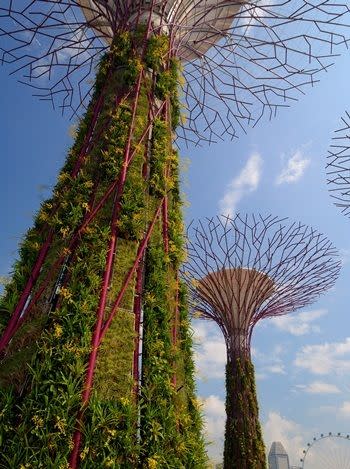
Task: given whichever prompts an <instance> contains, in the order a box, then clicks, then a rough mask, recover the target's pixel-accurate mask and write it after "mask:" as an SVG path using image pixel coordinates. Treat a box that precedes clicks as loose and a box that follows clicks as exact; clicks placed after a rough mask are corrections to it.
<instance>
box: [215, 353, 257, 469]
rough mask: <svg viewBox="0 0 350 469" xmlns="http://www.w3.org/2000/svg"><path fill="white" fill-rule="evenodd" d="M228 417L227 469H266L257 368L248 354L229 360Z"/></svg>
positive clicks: (225, 450)
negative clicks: (255, 371) (258, 397)
mask: <svg viewBox="0 0 350 469" xmlns="http://www.w3.org/2000/svg"><path fill="white" fill-rule="evenodd" d="M226 415H227V420H226V428H225V447H224V468H225V469H266V455H265V446H264V442H263V438H262V432H261V427H260V422H259V409H258V402H257V396H256V388H255V376H254V366H253V364H252V362H251V360H250V358H249V357H246V356H244V354H242V356H238V357H237V356H236V357H234V358H232V359H230V358H228V362H227V365H226Z"/></svg>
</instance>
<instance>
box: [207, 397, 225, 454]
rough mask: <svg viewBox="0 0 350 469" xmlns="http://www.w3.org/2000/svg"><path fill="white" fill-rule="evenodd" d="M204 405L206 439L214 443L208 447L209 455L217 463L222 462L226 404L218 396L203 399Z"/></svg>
mask: <svg viewBox="0 0 350 469" xmlns="http://www.w3.org/2000/svg"><path fill="white" fill-rule="evenodd" d="M202 404H203V412H204V430H205V434H206V439H207V441H208V442H211V443H212V444H211V445H209V446H208V453H209V456H210V457H211V458H212V459H214V460H215V461H221V460H222V452H223V442H224V432H225V421H226V411H225V402H224V401H223V400H222V399H220V398H219V397H218V396H215V395H210V396H209V397H207V398H204V399H202Z"/></svg>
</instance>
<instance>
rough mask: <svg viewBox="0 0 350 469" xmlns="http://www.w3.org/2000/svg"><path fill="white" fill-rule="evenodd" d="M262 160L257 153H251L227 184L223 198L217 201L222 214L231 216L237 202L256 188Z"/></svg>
mask: <svg viewBox="0 0 350 469" xmlns="http://www.w3.org/2000/svg"><path fill="white" fill-rule="evenodd" d="M262 161H263V160H262V158H261V156H260V155H259V153H253V154H252V155H251V156H250V157H249V159H248V161H247V163H246V165H245V166H244V168H243V169H242V171H241V172H240V173H239V175H238V176H236V177H235V178H233V179H232V181H231V182H230V183H229V184H228V186H227V189H226V192H225V194H224V196H223V198H222V199H221V200H220V201H219V210H220V213H221V214H222V215H229V216H232V215H233V214H234V213H235V211H236V207H237V204H238V202H239V201H240V200H241V199H242V198H243V197H244V196H245V195H247V194H249V193H251V192H254V191H255V190H256V189H257V188H258V185H259V182H260V178H261V167H262Z"/></svg>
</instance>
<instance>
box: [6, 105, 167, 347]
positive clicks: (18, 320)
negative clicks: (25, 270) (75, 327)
mask: <svg viewBox="0 0 350 469" xmlns="http://www.w3.org/2000/svg"><path fill="white" fill-rule="evenodd" d="M164 104H165V101H163V103H162V104H161V105H160V107H159V109H158V110H157V112H156V113H155V117H157V116H158V115H159V113H160V112H161V111H162V109H163V106H164ZM151 126H152V121H150V122H148V124H147V127H146V129H145V130H144V132H143V133H142V135H141V137H140V138H139V141H138V142H137V144H136V145H135V146H134V149H133V150H132V151H131V152H130V155H129V159H128V164H127V168H126V169H128V168H129V166H130V164H131V162H132V160H133V158H134V156H135V154H136V151H137V150H136V149H137V147H138V146H139V145H140V144H141V143H142V142H143V141H144V139H145V137H146V136H147V135H148V133H149V131H150V128H151ZM119 185H120V176H118V177H117V178H116V179H115V180H114V181H113V182H112V183H111V184H110V186H109V187H108V189H107V190H106V192H105V193H104V195H103V196H102V197H101V199H100V200H99V202H98V203H97V204H96V205H95V207H94V208H93V209H92V210H91V211H90V212H89V213H88V214H87V216H86V218H85V219H84V221H83V223H82V224H81V226H80V227H79V228H78V229H77V230H76V232H75V233H74V234H73V236H72V238H71V240H70V242H69V244H68V246H67V249H68V250H72V249H73V248H74V246H75V244H76V243H77V242H78V240H79V239H80V237H81V236H82V234H83V232H84V230H85V229H86V227H87V226H88V225H89V224H90V223H91V222H92V221H93V220H94V219H95V217H96V216H97V214H98V213H99V211H100V210H101V208H102V207H103V206H104V205H105V203H106V202H107V200H108V199H109V197H110V196H111V195H112V193H113V191H114V190H115V189H116V187H118V186H119ZM48 239H49V238H48ZM47 241H48V240H47ZM47 241H46V242H45V244H44V245H43V247H42V249H43V248H44V247H47V244H46V243H47ZM48 248H49V246H48V247H47V249H48ZM40 253H41V251H40ZM40 253H39V256H38V261H40V262H39V264H38V266H39V267H40V268H39V270H38V272H40V269H41V267H42V265H43V263H44V262H45V258H46V254H47V251H45V256H44V257H42V256H40ZM39 257H40V259H39ZM65 257H66V256H65V255H63V256H61V257H59V258H58V259H57V260H56V262H55V263H54V265H53V266H52V269H51V271H50V273H49V274H48V278H47V279H46V280H44V282H43V284H42V286H41V287H39V290H38V292H37V293H36V295H35V296H34V298H33V299H32V300H31V302H30V304H29V305H28V308H26V310H25V312H24V314H23V315H22V316H21V313H22V309H23V306H24V305H25V304H26V302H27V300H28V298H29V295H30V292H31V290H32V288H33V286H34V284H35V282H36V280H37V277H38V275H37V276H36V278H34V276H33V274H34V269H33V272H32V275H31V278H30V279H29V280H28V283H29V284H30V285H28V287H27V286H26V288H29V293H28V291H27V290H26V295H25V300H24V303H23V300H22V301H21V302H22V304H23V306H22V309H19V310H17V307H16V310H15V311H14V313H13V314H12V316H11V319H10V321H11V332H9V331H8V328H6V329H5V331H4V333H3V335H2V337H1V339H0V344H1V346H0V353H1V352H2V351H3V350H4V349H5V348H6V347H7V345H8V343H9V341H10V340H11V338H12V337H13V335H14V334H15V333H16V332H17V330H18V329H19V327H20V326H21V325H22V324H23V322H24V320H25V319H26V317H27V315H28V313H29V311H30V310H31V309H32V307H33V306H34V304H35V303H36V302H37V301H38V300H39V298H40V297H41V295H42V293H43V292H44V290H45V288H46V286H47V284H48V282H49V280H50V279H51V278H52V275H53V270H54V269H55V268H57V267H59V266H60V265H61V264H62V262H63V261H64V259H65ZM36 265H37V264H36ZM36 271H37V269H36ZM36 271H35V272H36ZM31 279H32V280H31ZM22 295H24V292H23V294H22ZM21 298H22V297H21ZM18 311H19V312H18ZM15 312H16V317H14V314H15ZM12 318H13V319H12ZM7 327H9V325H8V326H7ZM6 331H8V333H7V334H6V338H4V337H3V336H4V334H5V333H6Z"/></svg>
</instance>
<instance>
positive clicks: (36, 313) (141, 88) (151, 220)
mask: <svg viewBox="0 0 350 469" xmlns="http://www.w3.org/2000/svg"><path fill="white" fill-rule="evenodd" d="M347 15H348V7H347V5H346V4H345V5H343V4H342V3H334V2H331V1H330V0H326V1H318V0H317V1H316V2H314V3H313V4H310V3H309V2H306V1H304V0H299V1H294V0H293V1H292V0H291V1H286V2H282V3H279V2H271V0H263V1H257V2H255V3H254V2H249V3H244V2H215V1H213V2H212V1H200V2H187V1H181V2H175V1H173V0H171V1H165V0H164V1H159V0H151V1H147V2H146V1H145V2H135V1H133V2H121V1H115V0H110V1H102V0H99V1H98V0H96V1H92V0H91V1H90V0H89V1H88V0H84V1H83V0H80V1H74V0H64V1H63V0H59V1H57V0H24V1H23V0H11V1H7V2H3V3H2V6H1V7H0V41H1V45H0V47H1V50H2V55H1V60H2V62H3V63H5V64H7V65H9V66H10V67H11V66H12V73H14V74H17V75H19V76H20V77H21V78H20V81H22V82H24V83H27V84H28V85H29V86H31V87H32V88H33V89H34V90H35V94H37V95H39V96H40V98H41V99H44V100H49V101H51V102H52V103H53V104H54V105H56V106H59V107H61V108H62V110H63V111H64V110H66V109H67V108H69V109H71V110H72V115H73V116H78V115H80V114H81V113H80V111H82V110H83V109H84V108H86V113H85V115H84V117H83V118H81V119H80V122H79V126H78V129H77V135H76V139H75V143H74V146H73V148H72V149H71V151H70V152H69V155H68V159H67V161H66V164H65V165H64V168H63V169H62V171H61V173H60V175H59V178H58V183H57V185H56V187H55V189H54V191H53V196H52V197H51V199H49V200H47V201H46V202H45V203H44V204H43V205H42V207H41V208H40V211H39V213H38V215H37V217H36V219H35V223H34V227H33V228H32V229H30V230H29V232H28V233H27V235H26V237H25V238H24V240H23V242H22V244H21V248H20V256H19V260H18V261H17V262H16V264H15V266H14V273H13V278H12V282H11V283H10V284H9V285H8V286H7V288H6V292H5V295H4V297H3V298H2V300H1V305H0V311H1V315H2V322H3V323H4V325H5V328H4V331H3V335H2V337H1V339H0V352H1V354H2V363H1V365H2V366H1V372H0V386H1V395H2V403H3V409H4V410H3V411H2V413H1V431H2V435H1V438H0V442H1V445H2V446H1V456H0V458H2V460H3V461H4V462H3V464H4V465H5V466H6V467H18V466H19V465H20V464H29V465H32V466H34V467H55V468H57V467H65V464H67V460H69V465H70V467H72V468H74V467H77V465H78V464H79V463H80V465H81V466H83V467H88V468H90V467H104V466H107V467H108V466H110V467H118V465H122V466H123V465H124V466H125V465H126V466H128V465H129V466H130V467H135V465H137V464H141V465H143V466H147V465H148V466H149V467H152V465H153V466H155V465H157V464H158V465H159V466H162V465H165V464H167V465H168V466H170V467H183V466H184V467H201V466H202V465H203V464H204V462H203V461H204V458H205V456H204V452H203V442H202V440H201V438H200V435H199V434H200V417H199V413H198V409H197V407H196V400H195V394H194V383H193V363H192V358H191V353H190V350H191V338H190V332H189V326H188V321H187V312H186V307H185V292H184V286H183V285H182V284H181V282H180V281H179V279H178V267H179V264H180V262H181V260H182V240H183V234H182V215H181V200H180V196H179V178H178V155H177V152H176V151H175V150H174V149H173V147H172V140H173V137H174V132H175V129H176V128H179V129H180V130H179V132H178V133H179V135H180V136H183V137H184V138H185V139H187V140H188V141H190V140H193V141H194V142H195V143H197V142H198V141H200V140H207V141H213V140H215V139H216V138H220V137H221V136H222V135H223V134H225V133H226V134H228V135H230V136H231V137H232V138H233V137H235V136H236V135H237V132H238V129H239V128H244V127H245V126H246V124H249V123H256V122H257V121H258V120H259V119H260V117H261V116H262V115H263V114H265V113H267V114H268V115H273V114H274V113H275V111H276V110H277V109H278V107H283V106H286V105H288V103H289V102H291V101H293V100H295V99H297V97H298V95H299V94H301V93H302V92H303V89H304V86H305V85H307V84H313V83H314V82H315V81H316V80H317V73H318V72H320V71H321V70H326V69H327V68H328V66H329V65H330V64H331V61H332V56H333V55H335V54H336V53H337V46H340V45H342V44H344V43H346V39H347V29H348V28H347V23H346V18H347ZM296 31H297V32H296ZM181 64H182V65H181ZM180 65H181V66H183V67H184V71H183V75H184V78H185V81H184V84H183V89H184V99H183V102H181V103H180V101H179V97H178V91H179V87H180V86H181V83H182V81H181V78H180V72H179V69H180V68H181V67H180ZM95 71H96V77H95V80H94V84H93V85H91V84H90V83H91V82H90V79H91V77H92V76H94V73H95ZM181 106H184V107H185V108H186V110H187V123H186V122H182V125H178V124H179V122H180V120H181V116H180V109H181ZM79 113H80V114H79ZM141 329H142V333H143V344H142V370H141V369H140V366H139V365H140V360H139V351H140V350H141V346H140V331H141ZM131 370H132V377H133V379H132V380H130V378H129V375H130V371H131ZM140 384H141V386H140ZM140 387H141V394H140ZM131 396H132V397H131ZM23 441H25V444H23ZM2 460H1V459H0V461H1V462H2Z"/></svg>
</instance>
